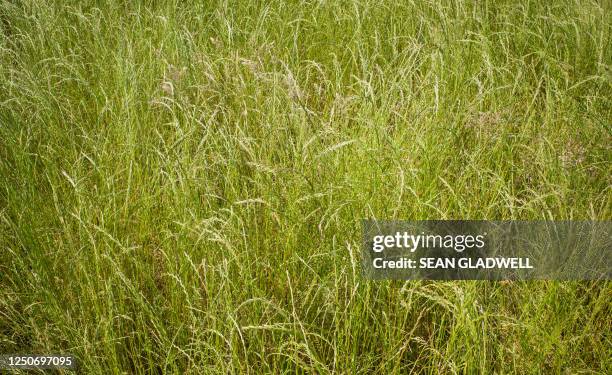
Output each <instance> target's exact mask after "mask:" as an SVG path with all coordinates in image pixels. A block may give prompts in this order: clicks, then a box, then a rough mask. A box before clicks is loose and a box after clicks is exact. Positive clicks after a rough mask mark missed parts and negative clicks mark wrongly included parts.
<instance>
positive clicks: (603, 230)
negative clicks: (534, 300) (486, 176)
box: [362, 220, 612, 280]
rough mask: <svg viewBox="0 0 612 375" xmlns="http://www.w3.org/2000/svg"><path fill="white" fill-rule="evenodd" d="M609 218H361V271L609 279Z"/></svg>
mask: <svg viewBox="0 0 612 375" xmlns="http://www.w3.org/2000/svg"><path fill="white" fill-rule="evenodd" d="M611 224H612V221H482V220H427V221H377V220H364V221H363V236H364V237H363V249H362V253H363V272H364V275H365V276H366V277H369V278H372V279H400V280H610V276H611V275H612V261H611V260H610V255H611V254H612V251H611V250H612V225H611Z"/></svg>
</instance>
